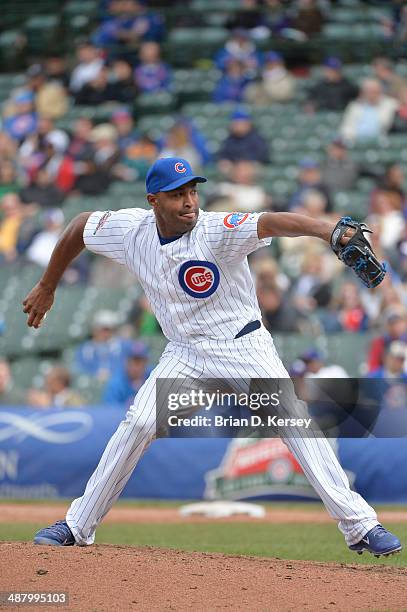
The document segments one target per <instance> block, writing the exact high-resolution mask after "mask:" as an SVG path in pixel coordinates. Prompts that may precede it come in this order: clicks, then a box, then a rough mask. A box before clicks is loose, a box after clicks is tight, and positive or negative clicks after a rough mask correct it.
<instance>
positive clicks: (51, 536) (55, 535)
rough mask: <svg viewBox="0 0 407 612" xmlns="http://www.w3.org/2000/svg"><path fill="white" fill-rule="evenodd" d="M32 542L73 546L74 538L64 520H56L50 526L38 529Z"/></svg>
mask: <svg viewBox="0 0 407 612" xmlns="http://www.w3.org/2000/svg"><path fill="white" fill-rule="evenodd" d="M34 544H47V545H48V546H73V545H74V544H75V538H74V536H73V533H72V531H71V530H70V529H69V527H68V523H67V522H66V521H57V522H56V523H54V525H51V526H50V527H44V529H40V530H39V531H38V532H37V533H36V534H35V537H34Z"/></svg>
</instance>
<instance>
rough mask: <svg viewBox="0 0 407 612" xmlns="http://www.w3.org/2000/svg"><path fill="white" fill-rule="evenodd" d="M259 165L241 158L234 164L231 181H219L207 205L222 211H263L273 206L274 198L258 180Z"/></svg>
mask: <svg viewBox="0 0 407 612" xmlns="http://www.w3.org/2000/svg"><path fill="white" fill-rule="evenodd" d="M258 171H259V168H258V165H257V164H256V163H255V162H252V161H245V160H240V161H237V162H235V163H234V164H233V166H232V170H231V176H230V180H229V181H224V182H221V183H218V184H217V185H216V187H215V192H214V193H213V194H212V195H211V196H210V197H209V199H208V201H207V203H206V207H207V208H208V209H210V210H220V211H223V210H225V211H229V212H234V211H237V212H239V211H241V212H246V211H248V210H250V211H261V210H268V209H270V208H271V206H272V199H271V197H270V196H269V195H267V193H266V191H265V190H264V189H263V187H261V186H260V185H259V184H258V182H257V179H258V174H259V172H258Z"/></svg>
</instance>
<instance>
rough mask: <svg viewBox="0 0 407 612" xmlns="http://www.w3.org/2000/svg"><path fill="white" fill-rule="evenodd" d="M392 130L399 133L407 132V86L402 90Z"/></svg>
mask: <svg viewBox="0 0 407 612" xmlns="http://www.w3.org/2000/svg"><path fill="white" fill-rule="evenodd" d="M391 131H392V132H397V133H404V132H407V87H403V89H402V90H401V91H400V97H399V107H398V109H397V111H396V114H395V116H394V120H393V125H392V127H391Z"/></svg>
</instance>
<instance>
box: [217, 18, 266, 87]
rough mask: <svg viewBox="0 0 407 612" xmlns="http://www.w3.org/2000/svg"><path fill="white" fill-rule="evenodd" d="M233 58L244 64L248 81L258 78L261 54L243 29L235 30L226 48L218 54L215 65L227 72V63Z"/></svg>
mask: <svg viewBox="0 0 407 612" xmlns="http://www.w3.org/2000/svg"><path fill="white" fill-rule="evenodd" d="M232 58H233V59H235V60H237V61H238V62H240V63H241V64H242V66H243V68H244V74H245V76H246V77H247V78H248V79H252V78H254V77H255V76H256V74H257V71H258V69H259V68H260V65H261V61H260V54H259V53H258V51H257V49H256V46H255V44H254V43H253V42H252V41H251V40H250V36H249V33H248V32H247V31H246V30H243V29H241V28H238V29H236V30H233V32H232V33H231V36H230V38H229V40H227V41H226V44H225V46H224V48H223V49H221V50H220V51H218V53H217V54H216V56H215V64H216V66H217V67H218V68H219V69H220V70H222V72H225V71H226V66H227V63H228V61H229V60H230V59H232Z"/></svg>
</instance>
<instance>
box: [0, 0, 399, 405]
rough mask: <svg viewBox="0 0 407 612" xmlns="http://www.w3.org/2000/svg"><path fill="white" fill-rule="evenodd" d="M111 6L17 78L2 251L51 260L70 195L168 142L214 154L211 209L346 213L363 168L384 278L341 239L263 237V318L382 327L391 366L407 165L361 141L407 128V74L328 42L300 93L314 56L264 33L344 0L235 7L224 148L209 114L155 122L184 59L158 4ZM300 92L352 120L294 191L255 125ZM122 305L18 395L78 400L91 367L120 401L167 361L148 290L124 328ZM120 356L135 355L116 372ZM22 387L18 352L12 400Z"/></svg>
mask: <svg viewBox="0 0 407 612" xmlns="http://www.w3.org/2000/svg"><path fill="white" fill-rule="evenodd" d="M391 5H392V7H393V20H391V21H386V20H384V19H383V21H382V22H381V27H382V28H383V37H384V38H385V37H386V36H387V37H389V38H390V37H398V38H399V39H400V40H406V39H407V10H406V7H405V6H404V3H403V2H397V1H394V2H392V3H391ZM103 6H104V8H105V9H106V17H105V18H104V19H103V20H102V22H101V23H99V24H98V25H97V27H96V28H95V29H94V30H93V32H91V33H90V35H89V38H87V39H86V40H83V41H81V42H80V44H78V46H77V50H76V55H75V57H74V58H72V59H69V58H66V57H63V56H56V55H54V56H50V57H47V58H43V59H42V60H40V61H38V62H37V63H34V64H31V65H30V66H29V67H28V69H27V71H26V73H25V77H24V84H23V85H21V86H18V87H16V88H15V89H12V90H11V91H10V95H9V98H8V100H7V101H6V102H5V103H4V105H3V108H2V110H1V121H2V123H1V131H0V265H1V266H7V265H13V264H15V263H16V262H21V263H23V264H24V263H25V262H28V263H34V264H36V265H38V266H40V267H45V266H46V265H47V263H48V261H49V258H50V255H51V253H52V250H53V248H54V246H55V244H56V242H57V240H58V237H59V235H60V233H61V231H62V230H63V228H64V225H65V216H64V206H65V205H66V204H67V203H68V202H69V201H70V198H72V197H73V196H78V195H83V196H89V197H92V196H96V197H97V196H100V195H103V194H105V193H108V190H109V188H110V186H111V185H112V184H113V183H117V182H126V183H128V184H129V185H130V186H131V184H133V183H134V182H135V181H141V180H143V179H144V177H145V174H146V171H147V169H148V167H149V165H150V164H151V163H152V162H153V161H154V160H155V159H156V158H157V157H159V156H172V155H176V156H180V157H185V158H187V159H188V160H189V161H190V162H191V164H192V165H193V166H194V167H195V168H196V170H197V171H199V172H205V168H208V167H209V168H210V169H211V170H213V169H214V168H215V170H216V175H217V177H218V179H217V180H215V181H211V182H210V183H209V185H208V187H207V188H206V189H205V193H204V195H203V197H202V206H204V207H205V208H206V209H207V210H221V211H227V212H231V211H246V210H252V211H265V210H271V211H295V212H300V213H302V214H306V215H308V216H311V217H315V218H321V217H326V218H330V219H332V220H336V219H337V218H338V216H339V215H338V212H336V210H335V195H336V193H337V192H338V191H352V190H355V189H356V188H357V184H358V181H359V180H360V179H361V178H362V179H363V178H365V179H369V180H370V181H371V185H372V187H371V190H370V192H369V193H367V194H366V204H367V205H368V218H367V219H366V222H367V224H368V225H369V227H370V228H371V229H372V230H373V231H374V233H373V235H372V238H371V240H372V244H373V246H374V249H375V252H376V254H377V255H378V257H379V259H381V260H386V261H387V262H388V264H387V265H388V274H387V276H386V279H385V281H384V282H383V283H382V284H381V285H380V287H378V288H376V289H374V290H370V291H367V290H365V289H364V288H363V287H362V286H361V285H360V284H359V283H358V282H357V281H356V280H355V279H354V277H352V275H349V274H348V273H347V272H346V270H344V267H343V266H342V264H340V262H339V261H337V260H336V259H335V258H334V257H333V255H332V253H331V251H330V250H329V248H328V247H327V246H326V245H324V244H322V243H319V242H318V241H315V240H305V239H298V240H292V239H280V240H276V241H274V244H273V245H272V251H271V252H270V251H269V250H263V251H262V252H260V253H258V254H255V255H254V256H253V257H252V258H251V266H252V270H253V274H254V276H255V279H256V286H257V294H258V298H259V303H260V308H261V311H262V315H263V321H264V323H265V325H266V327H267V328H268V329H269V331H270V332H271V333H273V332H274V333H292V332H297V333H306V334H315V335H318V334H331V333H335V332H349V333H355V332H370V331H373V332H375V331H376V332H377V338H376V339H375V340H374V341H373V343H372V344H371V346H370V349H369V353H368V355H367V356H366V357H365V361H366V368H365V373H370V374H372V373H374V372H386V374H385V375H387V374H388V372H390V371H392V368H393V366H394V363H395V361H394V360H396V361H397V359H399V360H400V357H399V356H400V354H401V352H402V350H404V348H405V346H406V345H407V314H406V313H407V311H406V308H407V293H406V289H407V222H406V221H407V196H406V188H407V183H406V177H405V175H404V169H403V166H402V165H400V164H389V165H388V166H387V167H377V166H375V165H371V166H369V165H363V164H360V163H359V162H356V161H355V160H354V158H353V156H352V150H353V148H354V147H357V146H358V144H363V143H372V146H375V143H378V142H380V141H381V139H383V137H386V135H388V134H392V133H401V134H403V133H404V134H406V135H407V79H406V78H404V77H402V76H400V73H399V71H398V70H397V68H398V65H397V62H394V61H392V60H390V59H388V58H387V57H377V58H375V59H374V60H373V61H372V63H371V66H370V70H369V76H368V77H366V78H364V79H363V80H361V81H357V82H355V81H353V80H351V79H349V78H348V77H347V76H346V75H345V72H344V66H343V64H342V61H341V58H340V57H338V56H328V57H326V58H325V60H324V62H323V64H322V65H321V66H320V67H319V75H320V76H319V77H318V78H317V79H311V80H310V85H309V86H308V87H306V95H305V98H304V96H300V95H299V91H300V90H301V91H302V92H303V91H304V87H302V83H303V80H304V78H307V77H308V76H309V75H310V74H311V73H310V69H311V67H310V66H301V67H300V68H301V70H298V69H297V68H298V66H297V67H294V68H293V67H292V66H287V62H286V60H285V58H284V56H283V55H282V54H281V53H278V52H276V51H268V52H266V53H263V52H260V51H259V48H258V41H259V40H262V39H264V38H265V37H267V36H269V35H270V33H273V34H275V35H278V36H283V37H287V38H292V39H295V40H306V39H308V38H309V37H312V36H314V35H318V34H319V33H321V31H322V30H323V27H324V24H325V23H326V21H327V18H328V17H329V9H330V3H329V2H327V1H320V2H319V1H317V0H298V1H296V2H290V3H287V2H282V1H280V0H263V1H262V2H260V1H258V0H242V6H243V7H244V8H245V10H244V11H243V12H238V13H236V14H233V13H231V14H230V17H229V19H228V21H227V23H226V24H225V25H226V27H227V28H228V30H229V32H230V34H229V38H228V40H227V41H226V43H225V45H224V47H223V48H222V49H220V50H219V51H218V52H217V53H216V54H215V55H214V57H213V61H212V65H213V67H215V68H216V69H217V70H218V73H219V78H218V82H217V83H216V86H215V88H214V91H213V93H212V94H211V96H212V101H213V102H215V103H216V104H220V105H221V104H226V103H228V104H229V105H230V104H232V105H233V106H234V109H233V110H232V112H231V114H230V117H229V126H228V133H227V135H226V136H225V138H224V140H223V142H222V143H221V144H220V147H219V149H218V150H217V151H216V152H214V151H213V150H212V149H211V147H210V146H209V143H208V142H207V140H206V138H205V137H204V134H203V133H202V132H201V131H200V129H199V128H198V126H197V125H196V124H195V122H194V121H193V120H191V119H189V118H187V117H185V116H182V114H177V115H176V116H174V122H173V126H172V127H171V128H169V129H168V130H167V132H166V133H164V134H163V135H162V136H161V137H160V138H157V139H153V138H151V137H150V136H149V135H148V134H146V133H143V132H142V131H141V130H140V128H139V126H138V123H139V119H140V118H139V117H138V115H137V112H135V101H136V100H137V99H138V97H139V96H142V95H153V96H154V95H156V94H159V93H162V92H169V93H171V92H173V90H174V75H173V73H174V67H172V66H171V65H169V64H168V63H167V62H166V60H165V54H164V51H163V49H164V47H163V42H164V41H165V36H166V27H165V22H164V20H163V18H162V16H161V15H160V13H159V11H158V10H157V9H154V8H152V7H151V6H149V4H148V2H144V1H140V0H110V1H107V0H106V1H105V2H104V3H103ZM181 25H182V19H181ZM315 68H316V67H315V66H314V70H315ZM288 102H293V103H297V107H296V108H297V111H296V112H298V113H302V114H304V115H305V116H306V115H307V114H308V115H309V116H312V115H314V114H315V113H319V112H321V111H333V112H336V113H341V116H342V119H341V123H340V126H339V129H338V131H337V133H336V134H333V135H332V139H331V140H330V142H329V143H328V144H327V147H326V150H325V153H324V159H323V160H322V161H321V160H319V159H314V158H313V157H312V156H310V157H304V158H303V159H302V160H300V162H299V163H298V165H297V168H296V174H295V176H296V179H295V180H296V183H295V186H294V188H293V190H292V192H291V193H286V194H284V195H282V194H281V193H277V192H273V184H272V182H271V183H267V186H265V182H264V180H263V179H264V176H265V174H266V171H267V169H269V168H272V167H273V151H272V146H271V141H270V139H269V138H265V136H264V135H263V134H262V133H261V131H259V129H258V128H257V127H256V108H264V107H269V106H272V105H273V104H281V103H288ZM75 107H77V108H78V109H79V110H80V109H81V107H84V108H85V109H88V108H89V107H92V108H95V107H98V108H101V109H103V110H104V116H105V119H103V120H102V121H96V120H94V119H92V118H90V117H89V113H85V112H84V113H83V115H80V113H79V116H78V118H77V119H76V120H75V121H74V123H73V125H72V127H71V129H69V130H68V129H61V127H58V125H59V123H58V122H59V121H60V120H61V119H63V118H64V116H65V115H66V113H67V112H68V111H69V109H72V108H75ZM248 109H250V110H248ZM291 165H293V164H291ZM112 208H118V205H117V204H116V203H115V206H113V205H112ZM94 266H95V263H94V262H92V260H90V258H89V257H88V255H87V254H86V253H85V254H83V255H82V256H81V257H80V258H78V259H77V260H76V261H75V262H74V264H73V265H72V266H71V267H70V269H69V270H68V272H67V273H66V274H65V277H64V279H63V282H66V283H88V282H89V281H90V279H92V270H94ZM112 276H113V277H114V276H115V275H112ZM105 282H109V281H108V276H106V277H105ZM114 282H115V281H114V278H113V280H112V287H114ZM109 316H110V318H111V319H112V317H113V318H114V313H110V314H109V313H108V312H104V313H103V312H102V313H101V315H100V317H101V319H103V317H104V324H103V325H101V324H100V322H99V324H98V322H97V321H96V320H95V322H94V326H93V327H92V330H90V333H91V339H90V340H89V341H88V342H87V343H85V344H84V345H83V346H81V347H79V349H78V353H77V356H76V358H75V364H74V365H73V366H72V368H73V369H72V371H71V372H70V371H69V370H67V368H66V367H65V366H63V365H58V366H56V367H55V368H53V369H52V370H51V371H50V372H49V374H48V375H47V376H46V378H45V380H44V388H43V389H32V390H31V391H30V392H29V395H26V396H25V398H21V396H20V397H19V401H22V400H25V401H29V402H30V403H32V404H33V405H36V406H38V407H46V406H49V405H56V406H64V405H77V404H78V403H80V401H81V399H80V397H79V396H78V393H77V392H76V391H75V390H74V389H72V388H71V382H72V376H75V375H76V374H78V373H79V372H82V373H86V374H87V375H88V376H90V377H92V376H94V377H96V378H97V379H98V380H99V381H101V380H102V381H103V382H104V383H106V385H105V388H104V391H103V397H104V398H105V400H106V401H107V402H113V403H115V402H116V401H117V402H119V403H122V404H124V405H126V404H127V402H128V401H129V397H131V396H132V395H134V390H135V389H137V388H138V386H139V385H140V384H142V381H143V380H144V378H145V376H147V375H148V371H149V367H150V366H151V365H152V364H151V363H150V361H149V356H148V350H147V347H146V345H144V344H142V343H140V341H139V338H140V336H143V334H146V335H148V334H149V333H151V334H154V333H159V332H160V330H159V326H158V323H157V322H156V321H155V319H154V316H153V315H152V313H151V312H150V310H149V307H148V305H147V304H146V303H145V301H143V299H141V300H139V301H138V302H137V303H136V304H134V307H133V309H132V311H131V314H130V317H129V321H128V322H127V324H126V330H125V334H124V335H123V328H121V327H120V325H119V324H118V322H117V321H116V322H115V323H114V324H113V323H112V320H110V323H109ZM129 328H130V332H129ZM146 330H147V331H146ZM310 354H313V355H315V348H314V347H309V351H308V356H307V354H303V355H300V354H299V355H298V360H297V363H296V366H294V365H293V367H294V368H295V367H298V365H299V362H301V363H302V366H300V369H301V368H302V372H303V373H304V372H308V373H312V372H313V368H314V369H315V368H316V367H317V366H318V367H319V369H321V368H322V367H325V368H329V367H331V366H332V365H333V364H327V363H325V364H324V358H323V356H322V355H321V354H318V355H317V357H318V358H316V359H310V358H309V355H310ZM392 360H393V361H392ZM118 361H120V364H121V365H120V368H119V369H118V370H117V369H116V370H115V371H113V370H114V369H115V368H113V365H115V366H117V365H118ZM315 361H316V362H317V365H315V363H313V362H315ZM404 362H405V360H404V361H403V364H404ZM309 364H311V365H309ZM389 364H390V365H389ZM403 367H404V366H403ZM310 368H311V369H310ZM393 369H394V368H393ZM401 371H402V372H404V370H403V368H402V369H401ZM313 373H314V374H316V372H313ZM15 393H17V390H16V389H13V383H12V376H11V373H10V367H9V364H8V363H7V360H6V359H4V360H3V361H2V362H1V363H0V403H6V400H7V398H8V397H9V398H12V397H14V395H13V394H15ZM17 395H18V393H17Z"/></svg>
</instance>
